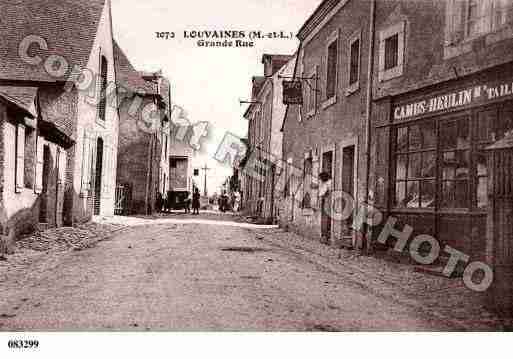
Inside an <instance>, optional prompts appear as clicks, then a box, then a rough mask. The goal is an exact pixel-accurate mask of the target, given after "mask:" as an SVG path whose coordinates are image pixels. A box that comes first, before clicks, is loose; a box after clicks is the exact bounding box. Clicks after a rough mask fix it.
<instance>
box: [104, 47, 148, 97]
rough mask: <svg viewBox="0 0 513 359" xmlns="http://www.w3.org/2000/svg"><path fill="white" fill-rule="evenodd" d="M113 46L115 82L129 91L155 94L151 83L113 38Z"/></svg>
mask: <svg viewBox="0 0 513 359" xmlns="http://www.w3.org/2000/svg"><path fill="white" fill-rule="evenodd" d="M113 46H114V64H115V67H116V82H117V83H118V86H120V85H121V86H123V87H124V88H125V89H127V90H129V91H131V92H134V93H137V94H141V95H156V94H157V92H156V90H155V88H154V86H153V84H152V83H151V82H148V81H146V80H144V79H143V78H142V76H141V73H140V72H138V71H137V70H136V69H135V68H134V66H133V65H132V63H131V62H130V60H128V57H127V56H126V54H125V53H124V51H123V50H122V49H121V47H120V46H119V44H118V43H117V42H116V41H115V40H114V42H113Z"/></svg>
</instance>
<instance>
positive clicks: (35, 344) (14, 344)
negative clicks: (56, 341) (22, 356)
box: [7, 340, 39, 349]
mask: <svg viewBox="0 0 513 359" xmlns="http://www.w3.org/2000/svg"><path fill="white" fill-rule="evenodd" d="M7 346H8V347H9V349H37V348H39V340H9V341H8V342H7Z"/></svg>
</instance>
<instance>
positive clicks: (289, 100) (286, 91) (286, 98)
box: [283, 80, 303, 105]
mask: <svg viewBox="0 0 513 359" xmlns="http://www.w3.org/2000/svg"><path fill="white" fill-rule="evenodd" d="M283 104H285V105H302V104H303V87H302V84H301V81H300V80H291V81H283Z"/></svg>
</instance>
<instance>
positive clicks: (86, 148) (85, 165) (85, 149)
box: [81, 132, 90, 196]
mask: <svg viewBox="0 0 513 359" xmlns="http://www.w3.org/2000/svg"><path fill="white" fill-rule="evenodd" d="M89 142H90V141H89V135H88V134H87V132H85V133H84V141H83V143H82V186H81V188H82V189H81V194H82V195H83V196H87V195H88V194H89V185H90V183H89V178H90V177H89V168H90V164H89V161H90V143H89Z"/></svg>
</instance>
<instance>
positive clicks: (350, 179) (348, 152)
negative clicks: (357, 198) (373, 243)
mask: <svg viewBox="0 0 513 359" xmlns="http://www.w3.org/2000/svg"><path fill="white" fill-rule="evenodd" d="M354 163H355V146H354V145H351V146H347V147H344V148H343V149H342V191H343V192H344V193H346V194H349V195H350V196H351V198H353V199H354V195H355V192H356V191H355V181H354V178H355V165H354ZM345 205H346V204H344V206H345ZM352 223H353V216H352V215H351V216H350V217H349V218H347V219H346V220H343V221H342V245H344V246H346V247H353V228H352Z"/></svg>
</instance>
